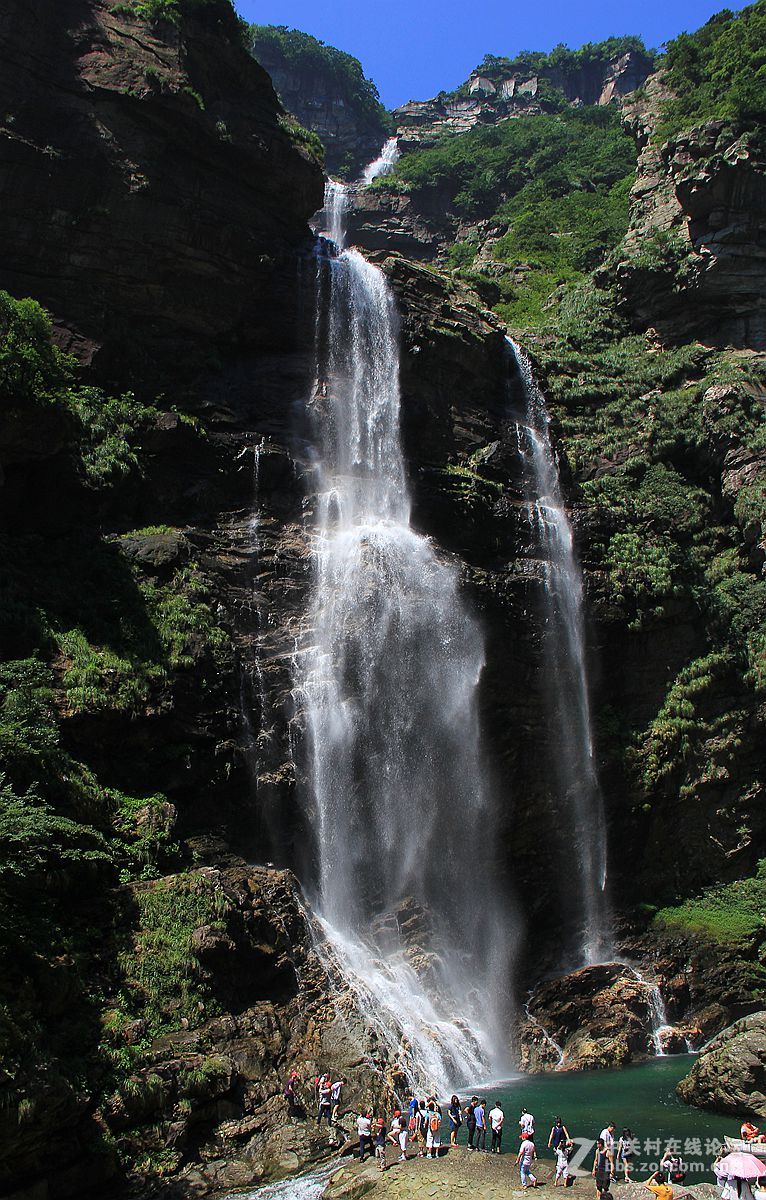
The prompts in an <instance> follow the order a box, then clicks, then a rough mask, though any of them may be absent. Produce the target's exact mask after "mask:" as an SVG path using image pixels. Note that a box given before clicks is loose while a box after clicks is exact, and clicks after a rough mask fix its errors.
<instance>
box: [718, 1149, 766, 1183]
mask: <svg viewBox="0 0 766 1200" xmlns="http://www.w3.org/2000/svg"><path fill="white" fill-rule="evenodd" d="M718 1170H719V1171H720V1172H721V1174H722V1175H724V1174H725V1175H731V1176H732V1177H733V1178H734V1179H760V1177H761V1176H762V1175H766V1162H761V1160H760V1159H759V1158H756V1157H755V1155H754V1154H744V1153H743V1152H742V1151H740V1150H734V1151H733V1152H732V1153H731V1154H727V1155H726V1158H722V1159H721V1161H720V1162H719V1164H718Z"/></svg>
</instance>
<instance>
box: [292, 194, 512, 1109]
mask: <svg viewBox="0 0 766 1200" xmlns="http://www.w3.org/2000/svg"><path fill="white" fill-rule="evenodd" d="M342 193H343V189H342V187H341V185H339V184H336V183H334V182H331V183H329V184H328V187H327V194H326V200H325V210H324V222H325V228H326V229H327V232H326V233H325V234H323V235H321V236H320V239H319V250H318V254H317V265H318V284H317V293H318V298H317V333H316V382H315V386H314V392H313V396H312V398H311V399H310V401H309V405H308V408H309V413H310V416H311V422H312V428H313V444H314V481H315V485H316V511H315V517H314V528H313V568H314V586H313V600H312V605H311V611H310V613H309V618H310V628H311V632H310V634H309V635H308V642H309V644H307V645H306V647H304V650H303V653H302V654H301V655H300V657H299V662H300V668H299V677H298V679H297V687H298V692H299V694H300V696H301V699H302V705H303V709H304V712H305V720H306V731H307V737H306V745H307V757H308V761H307V776H308V784H307V789H306V792H307V794H306V797H305V804H306V808H307V815H308V817H309V822H310V824H311V826H312V828H313V829H314V831H315V840H316V844H315V858H316V883H315V891H314V895H313V897H312V900H313V904H314V907H315V910H316V912H317V913H318V915H319V919H320V922H321V924H322V926H323V929H324V932H325V934H326V937H327V945H328V948H329V952H331V953H332V955H334V957H335V959H336V960H337V961H338V962H340V964H341V966H342V969H343V974H344V979H345V981H346V983H348V984H349V985H350V986H351V987H352V989H353V990H354V991H355V992H356V995H357V998H358V1000H359V1002H360V1004H361V1005H362V1007H363V1008H364V1010H365V1011H366V1013H367V1014H368V1016H369V1018H370V1020H371V1022H372V1023H373V1024H374V1025H375V1026H377V1028H378V1030H379V1033H380V1036H381V1037H382V1038H383V1040H384V1041H385V1042H386V1043H387V1044H388V1046H389V1049H390V1051H391V1053H392V1054H393V1056H394V1058H395V1059H397V1060H398V1063H399V1066H400V1067H401V1069H402V1071H403V1072H404V1073H405V1074H407V1075H408V1076H409V1077H410V1079H411V1080H412V1081H413V1082H419V1083H420V1084H421V1085H422V1086H426V1087H436V1088H438V1089H439V1090H440V1092H442V1093H443V1092H444V1090H446V1089H447V1088H448V1087H455V1086H457V1085H458V1084H460V1083H466V1082H469V1081H475V1080H478V1079H481V1078H487V1077H488V1076H494V1077H498V1075H499V1074H501V1073H502V1072H503V1071H504V1070H506V1071H507V1069H508V1064H507V1061H506V1060H505V1056H504V1052H503V1050H504V1047H505V1046H506V1045H507V1043H508V1042H509V1040H510V1027H509V1021H508V1013H507V1009H506V1005H507V998H508V996H509V994H510V990H511V989H510V986H509V985H510V979H509V975H510V970H511V960H512V953H513V943H514V928H513V923H512V921H511V919H510V916H509V913H508V911H507V909H506V907H505V901H504V896H505V894H506V888H505V887H504V886H503V885H502V882H501V880H500V879H499V867H498V865H497V862H496V860H495V856H494V838H493V823H494V822H495V817H496V814H495V802H494V798H493V794H492V790H491V788H490V787H489V786H488V783H487V780H486V778H485V771H484V767H483V763H482V756H481V750H480V738H479V723H478V713H477V685H478V683H479V678H480V675H481V672H482V667H483V664H484V645H483V638H482V634H481V631H480V629H479V627H478V625H477V623H476V622H475V620H474V619H473V618H472V616H471V615H470V614H469V612H468V611H467V609H466V607H465V604H464V601H463V599H462V597H461V592H460V586H459V577H458V572H457V570H456V568H455V566H454V565H453V564H452V563H451V562H449V561H446V560H445V559H444V558H442V557H440V556H439V555H438V554H437V552H436V550H435V548H434V546H433V545H432V544H431V542H430V541H429V540H428V539H427V538H426V537H423V536H422V535H420V534H418V533H417V532H416V531H415V530H414V529H413V528H412V527H411V525H410V507H411V501H410V492H409V487H408V482H407V472H406V468H405V461H404V456H403V453H402V446H401V440H400V431H399V419H400V411H399V409H400V393H399V336H398V335H399V330H398V318H397V310H396V304H395V301H394V297H393V295H392V292H391V290H390V288H389V285H388V282H387V280H386V277H385V275H384V274H383V272H382V271H381V270H379V269H378V268H377V267H375V266H373V265H372V264H370V263H368V262H367V261H366V260H365V259H364V258H363V257H362V256H361V255H360V254H359V253H358V252H357V251H355V250H353V249H343V246H344V241H345V237H344V230H343V214H344V213H345V211H346V206H347V200H346V198H345V197H344V196H343V194H342Z"/></svg>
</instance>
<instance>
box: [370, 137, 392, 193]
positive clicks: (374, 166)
mask: <svg viewBox="0 0 766 1200" xmlns="http://www.w3.org/2000/svg"><path fill="white" fill-rule="evenodd" d="M398 157H399V139H398V138H395V137H391V138H389V139H388V141H386V142H384V144H383V148H382V150H381V152H380V154H379V156H378V157H377V158H376V159H375V161H374V162H371V163H370V165H369V166H368V167H367V168H366V169H365V172H364V174H363V176H362V182H363V183H364V186H365V187H369V185H370V184H371V183H372V181H373V179H377V178H378V176H379V175H390V174H391V172H392V171H393V169H394V166H395V165H396V160H397V159H398Z"/></svg>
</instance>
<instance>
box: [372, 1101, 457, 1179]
mask: <svg viewBox="0 0 766 1200" xmlns="http://www.w3.org/2000/svg"><path fill="white" fill-rule="evenodd" d="M452 1099H453V1101H457V1097H456V1096H453V1097H452ZM450 1107H451V1106H450ZM441 1127H442V1110H441V1106H440V1104H439V1102H438V1100H437V1099H436V1096H428V1097H427V1098H426V1099H425V1100H418V1099H417V1097H416V1096H415V1095H414V1094H413V1095H411V1096H410V1100H409V1106H408V1109H407V1112H406V1114H405V1113H403V1112H402V1111H401V1109H398V1108H396V1109H394V1115H393V1117H392V1118H391V1124H390V1126H389V1128H388V1129H387V1128H386V1118H385V1116H384V1115H383V1114H382V1113H378V1114H377V1115H376V1114H375V1113H374V1112H373V1110H372V1109H371V1108H370V1109H367V1110H366V1111H365V1112H362V1113H360V1114H359V1116H358V1117H357V1121H356V1128H357V1132H358V1134H359V1161H360V1162H364V1160H365V1158H366V1157H367V1155H370V1156H371V1155H372V1154H373V1153H374V1155H375V1158H376V1159H377V1161H378V1166H379V1167H380V1170H381V1171H385V1169H386V1146H387V1145H389V1144H390V1145H392V1146H394V1147H395V1148H397V1147H398V1149H399V1160H400V1162H405V1161H406V1159H407V1146H408V1145H409V1144H410V1143H411V1144H412V1145H413V1146H414V1147H416V1149H417V1155H418V1157H419V1158H422V1157H423V1156H424V1155H425V1157H426V1158H431V1159H436V1158H438V1157H439V1151H440V1149H441ZM453 1145H454V1143H453Z"/></svg>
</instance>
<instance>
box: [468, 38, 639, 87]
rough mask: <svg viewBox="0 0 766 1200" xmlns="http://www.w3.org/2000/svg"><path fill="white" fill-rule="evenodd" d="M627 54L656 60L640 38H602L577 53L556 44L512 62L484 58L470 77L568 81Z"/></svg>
mask: <svg viewBox="0 0 766 1200" xmlns="http://www.w3.org/2000/svg"><path fill="white" fill-rule="evenodd" d="M629 51H632V52H633V53H635V54H642V55H645V56H646V57H647V58H648V59H649V60H650V62H653V61H654V60H656V58H657V54H656V51H654V50H648V49H647V47H646V45H645V44H644V41H643V38H640V37H635V36H631V35H630V34H626V35H625V36H622V37H610V38H605V39H604V41H603V42H586V43H585V45H583V46H580V47H578V49H576V50H571V49H570V48H569V46H566V45H564V43H563V42H559V43H558V45H556V46H554V47H553V49H552V50H551V51H549V52H548V53H545V52H544V51H541V50H521V51H520V52H519V53H518V54H517V55H516V56H515V57H514V58H506V57H505V56H504V55H496V54H486V55H485V56H484V58H483V59H482V61H481V62H480V63H479V65H478V67H476V69H475V71H474V72H473V74H476V75H483V76H484V77H485V78H486V79H491V80H492V82H493V83H500V82H501V81H502V80H504V79H508V78H510V77H511V76H512V75H518V74H521V73H523V72H529V74H530V75H531V74H537V75H546V74H547V75H550V74H552V73H554V72H555V73H556V74H557V75H561V76H563V77H564V79H567V78H571V77H572V76H574V75H576V74H578V72H580V71H583V70H589V69H594V68H595V69H600V70H603V69H604V68H606V67H608V66H609V64H610V63H612V62H614V61H615V60H616V59H618V58H621V57H622V55H623V54H627V53H628V52H629ZM459 91H460V92H463V91H467V85H465V84H464V85H463V87H462V88H460V89H459Z"/></svg>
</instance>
